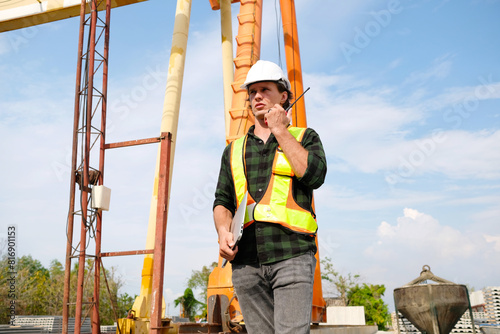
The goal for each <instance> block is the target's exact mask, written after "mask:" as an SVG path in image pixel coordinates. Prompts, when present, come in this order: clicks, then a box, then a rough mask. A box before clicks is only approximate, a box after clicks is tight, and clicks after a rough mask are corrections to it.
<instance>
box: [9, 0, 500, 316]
mask: <svg viewBox="0 0 500 334" xmlns="http://www.w3.org/2000/svg"><path fill="white" fill-rule="evenodd" d="M278 3H279V2H278ZM296 8H297V21H298V31H299V42H300V48H301V58H302V69H303V77H304V86H305V87H311V90H310V91H309V92H308V93H307V94H306V95H305V96H304V99H305V102H306V108H307V117H308V126H310V127H312V128H314V129H315V130H317V132H318V133H319V134H320V136H321V139H322V141H323V144H324V146H325V150H326V152H327V157H328V167H329V170H328V176H327V180H326V183H325V184H324V185H323V186H322V187H321V188H320V189H319V190H318V191H317V192H316V206H317V214H318V223H319V226H320V229H319V242H320V255H321V257H329V258H331V259H332V261H333V263H334V265H335V267H336V268H337V269H338V270H339V271H340V272H341V273H344V274H347V273H352V274H359V275H361V278H362V281H363V282H368V283H372V284H385V286H386V288H387V291H386V294H385V297H384V299H385V300H386V302H387V303H389V304H390V305H392V291H393V289H394V288H396V287H400V286H402V285H404V284H406V283H407V282H409V281H411V280H412V279H414V278H416V277H417V276H418V275H419V273H420V270H421V268H422V266H423V265H426V264H427V265H429V266H430V267H431V270H432V271H433V273H434V274H435V275H437V276H440V277H442V278H446V279H448V280H452V281H454V282H456V283H461V284H467V285H468V286H469V287H473V288H475V289H476V290H477V289H481V288H483V287H486V286H498V285H500V281H499V279H498V277H500V261H499V258H500V224H499V223H500V191H499V190H500V109H499V107H500V100H499V99H500V66H499V60H500V59H499V58H498V55H499V54H500V45H499V43H500V42H499V41H500V21H499V20H498V14H499V13H500V1H496V0H470V1H469V0H464V1H425V0H424V1H417V0H415V1H407V0H401V1H397V0H396V1H370V2H366V1H350V2H349V3H345V2H341V1H326V0H323V1H319V0H308V1H306V0H297V1H296ZM238 11H239V6H238V5H237V4H235V5H233V6H232V13H233V17H235V16H236V14H237V13H238ZM174 13H175V1H160V0H149V1H146V2H143V3H140V4H136V5H131V6H127V7H122V8H117V9H114V10H113V11H112V18H111V25H112V28H111V44H110V78H109V89H108V92H109V93H108V94H109V95H108V98H109V103H110V111H109V118H108V122H109V124H110V127H109V128H108V142H116V141H122V140H131V139H138V138H149V137H154V136H156V135H157V134H158V132H159V130H160V118H161V113H162V106H163V97H164V89H165V83H166V80H167V73H166V68H167V64H168V59H169V54H170V44H171V39H172V36H171V33H172V29H173V22H174ZM263 21H264V23H263V36H262V48H261V50H262V51H261V58H262V59H266V60H271V61H274V62H277V63H279V62H280V61H281V63H282V64H284V63H285V59H284V52H283V51H282V50H281V52H280V49H279V48H278V38H277V35H278V34H281V30H279V32H277V27H279V26H280V23H279V22H277V21H276V15H275V2H274V1H265V4H264V10H263ZM236 24H237V23H236V19H234V20H233V27H234V28H233V29H234V30H233V37H234V36H235V35H236V33H237V26H236ZM77 43H78V19H77V18H73V19H68V20H65V21H59V22H54V23H50V24H45V25H41V26H36V27H32V28H26V29H22V30H17V31H12V32H7V33H2V34H0V139H1V142H2V145H1V146H0V155H1V156H2V164H1V165H0V174H1V175H2V176H3V182H2V188H3V189H2V190H3V191H2V193H1V195H0V239H2V238H3V239H5V237H6V232H7V225H9V224H16V225H17V228H18V231H19V239H18V251H19V255H26V254H31V255H32V256H33V257H35V258H37V259H40V260H41V261H42V263H43V264H44V265H46V266H48V265H49V263H50V261H51V260H52V259H58V260H59V261H61V262H64V257H65V226H66V217H67V210H68V198H69V161H70V150H71V136H72V134H71V132H72V122H73V100H74V80H75V72H76V56H77ZM279 45H281V46H282V45H283V41H282V37H280V39H279ZM186 57H187V58H186V72H185V76H184V84H183V91H182V101H181V107H180V119H179V128H178V137H177V143H176V156H175V163H174V173H173V177H174V180H173V183H172V192H171V201H170V212H169V218H168V219H169V220H168V227H167V254H166V268H167V269H166V274H165V275H166V276H165V296H166V299H167V304H170V305H169V306H168V311H169V313H171V314H176V312H177V310H174V307H173V303H172V300H173V299H175V298H176V297H177V296H178V295H180V294H182V292H183V291H184V289H185V282H186V280H187V278H188V277H189V276H190V274H191V271H192V270H198V269H200V268H201V267H202V266H203V265H208V264H210V263H211V262H212V261H216V259H217V252H218V247H217V235H216V233H215V229H214V227H213V222H212V215H211V206H212V201H213V190H214V188H215V183H216V177H217V172H218V168H219V161H220V160H219V159H220V155H221V153H222V150H223V148H224V140H225V138H224V120H223V92H222V65H221V48H220V14H219V12H217V11H212V10H211V9H210V6H209V3H208V1H199V0H196V1H194V4H193V6H192V10H191V25H190V31H189V39H188V47H187V56H186ZM145 81H147V82H148V85H145V84H144V82H145ZM155 162H156V147H153V146H151V147H147V146H142V147H137V148H129V149H121V150H114V151H113V150H111V151H108V153H107V156H106V175H105V185H106V186H108V187H110V188H111V189H112V198H111V208H110V211H109V212H105V213H104V230H103V246H102V249H103V251H117V250H129V249H142V248H144V245H145V238H146V232H147V231H146V226H147V220H148V216H149V204H150V198H151V193H152V188H153V181H154V165H155ZM104 264H105V266H106V267H111V266H115V267H116V268H117V272H118V273H119V274H121V275H122V278H123V280H124V283H125V285H124V288H123V291H126V292H128V293H129V294H132V295H133V294H136V293H139V287H140V275H141V269H142V257H139V256H138V257H128V258H117V259H106V260H105V262H104ZM324 290H325V295H329V294H331V288H330V287H328V286H325V287H324Z"/></svg>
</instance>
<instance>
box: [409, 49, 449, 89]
mask: <svg viewBox="0 0 500 334" xmlns="http://www.w3.org/2000/svg"><path fill="white" fill-rule="evenodd" d="M450 58H453V57H452V56H450V55H444V56H442V57H439V58H437V59H435V60H434V61H433V64H432V66H431V67H430V68H429V69H427V70H421V71H418V72H413V73H411V74H410V76H409V77H408V78H407V79H406V80H405V81H404V82H403V84H417V85H423V84H425V83H427V82H428V81H429V80H432V79H443V78H445V77H446V76H448V74H449V73H450V70H451V67H452V63H453V62H452V60H451V59H450Z"/></svg>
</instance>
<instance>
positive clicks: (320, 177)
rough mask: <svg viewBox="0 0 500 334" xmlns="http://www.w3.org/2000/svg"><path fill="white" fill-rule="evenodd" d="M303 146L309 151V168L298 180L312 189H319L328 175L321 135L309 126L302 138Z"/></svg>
mask: <svg viewBox="0 0 500 334" xmlns="http://www.w3.org/2000/svg"><path fill="white" fill-rule="evenodd" d="M302 146H303V147H304V148H305V149H306V150H307V151H308V152H309V155H308V157H307V169H306V172H305V173H304V175H303V176H302V177H301V178H299V179H298V180H299V181H300V182H301V183H302V184H304V185H305V186H307V187H309V188H311V189H318V188H319V187H320V186H321V185H322V184H323V182H325V177H326V156H325V151H324V150H323V144H322V143H321V140H320V138H319V135H318V134H317V133H316V131H314V130H313V129H310V128H308V129H307V131H306V133H305V134H304V138H302Z"/></svg>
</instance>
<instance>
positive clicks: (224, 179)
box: [213, 143, 236, 215]
mask: <svg viewBox="0 0 500 334" xmlns="http://www.w3.org/2000/svg"><path fill="white" fill-rule="evenodd" d="M231 145H232V143H231V144H229V145H227V146H226V148H225V149H224V153H223V154H222V159H221V165H220V171H219V180H218V182H217V189H216V190H215V201H214V205H213V208H215V207H216V206H218V205H222V206H224V207H225V208H226V209H228V210H229V211H231V213H232V214H233V215H234V213H235V211H236V198H235V195H234V183H233V177H232V174H231V163H230V158H231Z"/></svg>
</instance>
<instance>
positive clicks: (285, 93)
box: [281, 91, 288, 105]
mask: <svg viewBox="0 0 500 334" xmlns="http://www.w3.org/2000/svg"><path fill="white" fill-rule="evenodd" d="M286 100H288V92H287V91H284V92H283V93H281V105H283V103H285V101H286Z"/></svg>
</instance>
